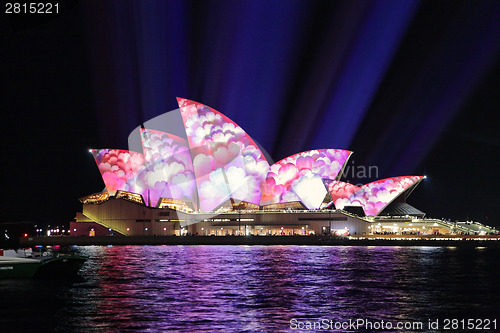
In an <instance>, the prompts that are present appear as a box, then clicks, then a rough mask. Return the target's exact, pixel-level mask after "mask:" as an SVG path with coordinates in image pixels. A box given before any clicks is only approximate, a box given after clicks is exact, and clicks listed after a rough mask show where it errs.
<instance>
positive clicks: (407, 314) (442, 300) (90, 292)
mask: <svg viewBox="0 0 500 333" xmlns="http://www.w3.org/2000/svg"><path fill="white" fill-rule="evenodd" d="M77 251H78V252H79V253H80V254H82V255H85V256H88V257H89V260H88V261H87V262H86V263H85V265H84V266H83V268H82V270H81V272H80V276H81V277H80V278H79V279H78V280H76V281H54V280H52V281H46V280H3V281H0V328H1V332H297V331H306V329H308V328H310V327H311V326H308V325H313V324H316V325H319V324H322V326H315V328H316V331H321V330H322V329H323V331H329V330H330V331H341V332H349V331H351V332H355V331H356V332H359V331H361V332H363V331H365V332H368V331H375V329H376V328H377V327H379V328H385V329H384V330H378V331H385V332H388V331H398V332H404V331H406V332H413V331H416V332H424V331H433V332H440V331H445V327H444V325H445V324H446V322H447V320H448V321H449V328H450V329H449V330H447V331H448V332H450V331H458V330H459V329H455V330H453V329H452V326H451V325H452V322H451V320H453V319H456V320H458V321H455V322H454V323H456V324H457V325H466V324H467V320H468V319H474V320H477V319H489V320H490V321H491V323H490V325H489V328H490V329H493V328H494V326H493V325H494V324H495V325H496V327H497V330H498V324H500V322H499V323H496V322H494V320H497V321H498V320H500V316H499V315H500V297H499V294H498V286H499V282H500V270H499V269H498V266H499V263H500V250H499V249H497V248H482V247H476V248H459V247H391V246H387V247H384V246H381V247H378V246H375V247H365V246H330V247H329V246H113V247H111V246H109V247H108V246H85V247H78V248H77ZM361 320H364V323H365V324H367V325H368V324H369V323H371V324H372V328H373V327H374V328H373V329H366V328H367V327H357V328H356V329H353V327H352V326H351V327H348V326H344V328H342V327H340V326H334V325H335V323H336V324H338V325H340V323H348V322H349V321H351V323H352V322H353V321H358V323H361ZM463 320H464V321H463ZM460 321H461V322H460ZM418 322H421V323H422V326H421V327H419V326H414V327H413V328H409V326H406V327H407V328H406V329H396V327H395V325H396V324H397V323H405V325H410V324H413V325H415V324H414V323H418ZM381 323H384V324H385V325H386V326H383V327H381V326H380V325H381ZM388 323H390V324H391V325H393V326H392V327H389V326H387V324H388ZM430 323H438V324H439V326H438V327H437V328H436V326H433V328H431V327H429V325H430ZM476 323H477V322H476ZM327 324H328V325H330V326H327ZM469 324H470V323H469ZM483 324H484V322H483ZM373 325H375V326H373ZM377 325H379V326H377ZM456 327H457V326H455V328H456ZM459 328H460V327H459ZM476 328H477V327H476ZM470 331H472V330H470ZM491 331H493V330H491Z"/></svg>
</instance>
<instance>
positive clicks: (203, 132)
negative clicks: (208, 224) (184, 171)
mask: <svg viewBox="0 0 500 333" xmlns="http://www.w3.org/2000/svg"><path fill="white" fill-rule="evenodd" d="M178 104H179V107H180V110H181V114H182V119H183V121H184V126H185V128H186V134H187V138H188V141H189V146H190V148H191V156H192V158H193V168H194V173H195V175H196V182H197V186H198V196H199V200H200V209H201V210H203V211H212V210H214V209H216V208H217V207H218V206H220V205H222V204H223V203H224V202H226V201H227V200H228V199H229V198H232V199H234V200H236V201H246V202H251V203H253V204H257V205H258V204H259V203H260V198H261V186H260V184H261V183H262V181H263V180H264V179H265V177H266V174H267V171H268V169H269V163H268V162H267V160H266V159H265V157H264V155H263V154H262V152H261V151H260V149H259V148H258V146H257V145H256V144H255V142H254V141H253V140H252V138H251V137H250V136H249V135H247V134H246V133H245V131H244V130H243V129H242V128H241V127H239V126H238V125H237V124H235V123H234V122H233V121H232V120H231V119H229V118H228V117H226V116H224V115H223V114H221V113H220V112H218V111H216V110H214V109H212V108H210V107H208V106H206V105H203V104H200V103H197V102H193V101H190V100H186V99H180V98H179V99H178Z"/></svg>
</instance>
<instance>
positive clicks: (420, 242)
mask: <svg viewBox="0 0 500 333" xmlns="http://www.w3.org/2000/svg"><path fill="white" fill-rule="evenodd" d="M19 245H20V247H31V246H36V245H42V246H46V245H61V246H71V245H80V246H86V245H315V246H458V247H463V246H467V247H499V248H500V238H499V237H498V236H482V237H478V236H460V235H457V236H400V235H384V237H381V236H373V235H369V236H360V237H357V238H355V237H351V238H339V237H335V236H95V237H87V236H80V237H74V236H60V237H22V238H20V239H19Z"/></svg>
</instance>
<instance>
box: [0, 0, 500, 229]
mask: <svg viewBox="0 0 500 333" xmlns="http://www.w3.org/2000/svg"><path fill="white" fill-rule="evenodd" d="M59 3H60V5H61V11H62V12H63V13H61V14H59V15H51V16H50V15H46V16H43V17H42V16H40V15H38V16H37V15H34V14H32V15H13V14H9V15H7V14H4V13H3V12H4V11H5V10H4V9H3V10H2V15H1V16H0V17H1V20H0V31H1V32H0V60H1V72H0V80H1V88H2V89H1V98H0V110H1V112H2V116H1V117H2V125H3V130H2V133H3V135H2V144H3V145H2V146H3V147H2V182H1V184H2V186H1V190H2V201H1V202H2V206H1V210H0V214H1V215H0V222H22V221H33V222H38V223H46V224H63V223H68V222H69V221H70V220H72V219H73V218H74V216H75V212H76V211H77V210H80V209H81V204H80V203H79V201H78V198H79V197H82V196H85V195H88V194H91V193H95V192H99V191H100V190H102V189H103V188H104V184H103V182H102V180H101V177H100V174H99V172H98V169H97V167H96V164H95V162H94V160H93V158H92V156H91V154H89V153H88V149H89V148H121V149H127V148H128V143H127V139H128V135H129V133H130V132H131V131H132V130H133V129H134V128H136V127H137V126H139V125H140V124H141V123H143V122H145V121H147V120H149V119H151V118H153V117H155V116H158V115H160V114H163V113H165V112H167V111H170V110H173V109H176V108H177V104H176V99H175V97H177V96H179V97H184V98H188V99H191V100H195V101H198V102H200V103H203V104H206V105H208V106H211V107H213V108H214V109H216V110H218V111H220V112H222V113H224V114H225V115H227V116H228V117H230V118H231V119H232V120H233V121H235V122H236V123H237V124H239V125H240V126H241V127H242V128H243V129H244V130H245V131H246V132H247V133H248V134H249V135H250V136H252V137H253V138H254V139H255V140H256V141H257V142H258V143H259V144H260V145H261V146H262V147H264V149H265V150H266V151H267V152H268V154H269V155H270V156H271V157H272V159H273V160H274V161H278V160H280V159H282V158H284V157H286V156H288V155H291V154H294V153H297V152H301V151H305V150H310V149H319V148H341V149H349V150H352V151H354V154H353V156H352V158H351V161H350V164H349V165H351V167H355V168H358V167H361V166H365V167H368V166H376V167H377V168H378V175H372V176H373V177H371V178H364V179H355V178H356V177H350V176H348V177H345V178H343V179H342V180H350V181H352V182H354V183H358V182H363V183H368V182H370V181H373V180H375V179H377V178H386V177H392V176H404V175H427V179H425V180H424V181H423V182H422V183H421V184H420V185H419V186H418V187H417V188H416V190H415V191H414V192H413V194H412V195H411V196H410V198H409V200H408V202H409V203H410V204H412V205H414V206H416V207H417V208H419V209H421V210H423V211H424V212H426V213H427V216H429V217H436V218H442V217H444V218H450V219H451V220H456V219H458V220H466V219H474V220H476V221H480V222H483V223H486V224H489V225H496V226H500V211H499V209H498V208H499V203H500V190H499V189H500V177H499V176H500V175H499V172H498V170H499V167H500V165H499V164H500V163H499V162H500V131H499V130H498V129H499V122H500V116H498V112H499V111H500V2H499V1H481V0H479V1H455V0H454V1H423V2H419V1H406V0H395V1H303V0H298V1H288V0H287V1H285V0H282V1H268V0H266V1H255V0H252V1H123V0H120V1H69V0H67V1H59Z"/></svg>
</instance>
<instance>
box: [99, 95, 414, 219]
mask: <svg viewBox="0 0 500 333" xmlns="http://www.w3.org/2000/svg"><path fill="white" fill-rule="evenodd" d="M177 101H178V104H179V108H180V112H181V116H182V121H183V123H184V128H185V130H186V137H187V140H186V139H183V138H180V137H178V136H175V135H173V134H170V133H165V132H160V131H156V130H151V129H141V139H142V146H143V147H142V148H143V153H139V152H133V151H128V150H120V149H94V150H92V154H93V156H94V158H95V161H96V163H97V166H98V168H99V171H100V172H101V175H102V178H103V180H104V184H105V186H106V189H107V191H108V192H109V194H110V195H115V194H116V192H117V191H119V190H121V191H127V192H133V193H137V194H140V195H142V197H143V199H144V201H145V202H146V204H147V205H150V206H156V205H157V203H158V202H159V200H160V198H169V199H177V200H183V201H187V202H190V203H192V204H193V206H194V208H195V209H196V210H198V211H205V212H211V211H214V210H217V209H218V208H219V207H220V206H222V205H223V204H225V203H226V202H227V201H228V200H229V199H232V200H233V201H234V202H235V203H238V202H240V201H245V202H249V203H253V204H256V205H268V204H274V203H287V202H293V201H300V202H302V203H303V204H304V205H305V206H306V207H307V208H308V209H320V208H322V207H325V206H328V203H326V202H325V199H326V198H328V196H327V194H328V192H329V193H330V196H331V198H332V202H333V204H334V205H335V208H337V209H343V208H344V207H345V206H353V205H355V206H362V207H363V209H364V211H365V213H366V214H367V215H371V216H375V215H377V214H379V213H380V212H381V211H382V210H383V209H384V208H385V207H386V206H387V205H388V204H390V203H391V202H392V201H393V200H394V199H395V198H397V197H398V196H399V195H401V194H402V193H404V192H405V191H406V190H407V189H408V188H410V187H411V186H413V185H416V184H417V183H418V182H420V181H421V180H422V179H423V177H421V176H408V177H393V178H387V179H382V180H378V181H375V182H372V183H369V184H366V185H363V186H361V187H357V186H355V185H352V184H349V183H345V182H342V181H340V180H339V179H340V177H341V175H342V170H343V168H344V166H345V165H346V163H347V160H348V159H349V157H350V155H351V154H352V152H351V151H348V150H342V149H317V150H309V151H305V152H302V153H298V154H294V155H292V156H289V157H287V158H284V159H282V160H281V161H279V162H277V163H274V164H273V165H271V166H269V163H268V161H267V160H266V158H265V156H264V154H263V153H262V151H261V150H260V149H259V148H258V146H257V144H256V143H255V142H254V141H253V140H252V138H251V137H250V136H249V135H248V134H247V133H246V132H245V131H244V130H243V129H242V128H241V127H240V126H238V125H237V124H236V123H234V122H233V121H232V120H231V119H229V118H228V117H226V116H224V115H223V114H221V113H220V112H218V111H216V110H214V109H212V108H210V107H208V106H206V105H203V104H200V103H197V102H194V101H190V100H187V99H181V98H178V99H177Z"/></svg>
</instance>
